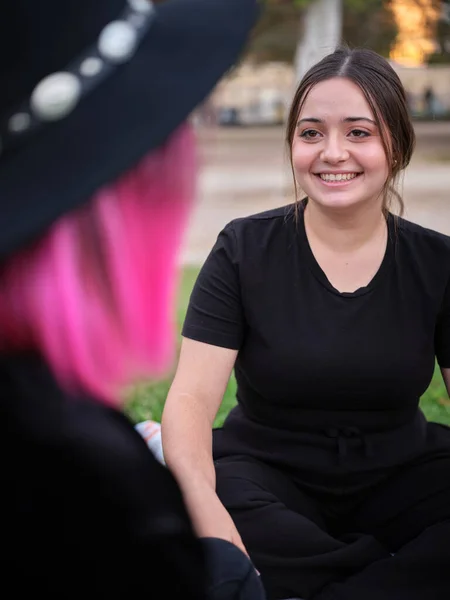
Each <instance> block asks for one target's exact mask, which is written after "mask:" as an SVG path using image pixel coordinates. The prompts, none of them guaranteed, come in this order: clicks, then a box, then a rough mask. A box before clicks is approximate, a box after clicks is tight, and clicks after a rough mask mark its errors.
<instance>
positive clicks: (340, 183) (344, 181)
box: [314, 171, 362, 187]
mask: <svg viewBox="0 0 450 600" xmlns="http://www.w3.org/2000/svg"><path fill="white" fill-rule="evenodd" d="M352 173H358V172H357V171H321V172H320V173H314V176H315V177H317V179H318V180H319V181H320V183H323V185H326V186H327V187H344V186H346V185H350V184H351V183H353V182H355V181H357V180H358V179H359V178H360V176H361V175H362V173H358V174H357V175H356V177H353V179H341V180H340V181H325V180H324V179H322V178H321V177H320V175H324V174H326V175H349V174H352Z"/></svg>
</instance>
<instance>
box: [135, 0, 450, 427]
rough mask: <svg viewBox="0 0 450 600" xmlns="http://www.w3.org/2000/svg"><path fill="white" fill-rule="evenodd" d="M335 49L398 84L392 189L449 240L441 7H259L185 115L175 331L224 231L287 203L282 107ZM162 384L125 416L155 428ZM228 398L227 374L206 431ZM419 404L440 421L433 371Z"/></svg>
mask: <svg viewBox="0 0 450 600" xmlns="http://www.w3.org/2000/svg"><path fill="white" fill-rule="evenodd" d="M160 1H161V0H160ZM162 1H164V0H162ZM341 41H343V42H345V43H347V44H348V45H349V46H364V47H368V48H371V49H373V50H375V51H377V52H378V53H380V54H382V55H383V56H385V57H386V58H387V59H388V60H389V61H390V63H391V65H392V66H393V68H394V69H395V70H396V71H397V73H398V74H399V76H400V78H401V79H402V81H403V83H404V85H405V88H406V91H407V94H408V99H409V105H410V109H411V113H412V115H413V118H414V123H415V128H416V133H417V149H416V152H415V155H414V158H413V161H412V163H411V166H410V167H409V169H408V170H407V172H406V174H405V177H404V181H403V184H402V186H403V190H402V192H403V197H404V200H405V207H406V209H405V214H404V216H405V217H406V218H407V219H409V220H411V221H414V222H417V223H419V224H421V225H423V226H425V227H430V228H432V229H435V230H437V231H441V232H443V233H446V234H447V235H450V0H264V10H263V15H262V18H261V19H260V21H259V23H258V25H257V26H256V28H255V30H254V32H253V35H252V37H251V40H250V42H249V44H248V47H247V50H246V52H245V54H244V55H243V57H242V60H241V62H240V63H239V64H238V65H235V67H234V68H233V69H232V70H231V71H230V72H229V73H228V74H227V76H226V77H224V78H223V80H222V81H221V82H220V83H219V85H218V86H217V88H216V90H215V91H214V93H213V94H212V95H211V96H210V97H209V98H208V99H207V100H206V101H205V102H204V104H203V105H202V106H200V107H199V108H198V109H197V110H196V111H195V114H194V115H193V116H192V118H193V122H194V124H195V127H196V129H197V132H198V138H199V142H200V156H201V170H200V178H199V188H198V200H197V206H196V210H195V212H194V214H193V216H192V220H191V224H190V228H189V230H188V232H187V235H186V238H185V245H184V249H183V253H182V270H183V278H182V285H181V288H180V293H179V308H178V325H179V326H180V325H181V323H182V321H183V319H184V314H185V310H186V304H187V302H188V298H189V294H190V291H191V289H192V285H193V283H194V281H195V278H196V276H197V273H198V269H199V267H200V266H201V264H202V263H203V261H204V260H205V258H206V256H207V254H208V252H209V250H210V249H211V247H212V245H213V244H214V242H215V239H216V237H217V234H218V233H219V231H220V230H221V229H222V228H223V227H224V225H225V224H226V223H228V222H229V221H230V220H231V219H234V218H236V217H239V216H244V215H248V214H252V213H255V212H260V211H263V210H268V209H270V208H275V207H276V206H282V205H284V204H287V203H289V202H291V201H293V199H294V196H293V191H294V190H293V185H292V174H291V172H290V167H289V163H288V160H287V154H286V148H285V144H284V123H285V119H286V116H287V113H288V111H289V106H290V102H291V99H292V96H293V93H294V91H295V87H296V83H297V82H298V81H299V79H300V78H301V76H302V75H303V74H304V73H305V71H306V70H307V69H308V68H309V66H311V65H312V64H313V63H315V62H317V61H318V60H320V59H321V58H322V57H323V56H324V55H326V54H328V53H329V52H331V51H332V50H333V49H334V48H335V47H336V45H337V44H338V43H339V42H341ZM170 380H171V375H170V374H169V375H168V378H167V380H166V381H163V382H158V383H157V384H150V385H148V384H143V385H141V386H138V387H136V388H135V389H133V391H132V393H131V394H130V401H129V403H128V412H129V414H130V416H131V418H132V419H134V420H136V421H138V420H142V419H146V418H153V419H157V420H158V419H159V417H160V415H161V410H162V406H163V404H164V401H165V397H166V394H167V389H168V386H169V385H170ZM234 393H235V382H234V379H233V378H232V380H231V381H230V385H229V388H228V390H227V394H226V395H225V398H224V403H223V406H222V409H221V411H220V413H219V415H218V418H217V423H218V424H220V423H221V422H222V420H223V418H224V416H225V415H226V414H227V412H228V410H229V409H230V407H231V406H232V405H233V404H234V402H235V398H234ZM422 406H423V408H424V410H425V413H426V414H427V416H428V417H429V418H431V419H432V420H436V421H440V422H444V423H449V424H450V402H449V400H448V396H447V394H446V392H445V390H444V385H443V382H442V379H441V377H440V374H439V372H438V370H436V373H435V378H434V379H433V382H432V384H431V386H430V389H429V390H428V391H427V393H426V395H425V396H424V398H423V399H422Z"/></svg>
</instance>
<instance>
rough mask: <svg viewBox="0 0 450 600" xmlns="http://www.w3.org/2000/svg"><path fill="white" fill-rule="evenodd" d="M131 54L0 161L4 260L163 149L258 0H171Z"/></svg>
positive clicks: (226, 61)
mask: <svg viewBox="0 0 450 600" xmlns="http://www.w3.org/2000/svg"><path fill="white" fill-rule="evenodd" d="M155 10H156V13H155V18H154V21H153V23H152V25H151V27H150V29H149V31H148V33H147V35H146V37H145V39H144V40H143V41H142V43H141V45H140V46H139V48H138V50H137V52H136V54H135V55H134V56H133V58H132V59H131V60H130V61H129V62H128V63H126V64H124V65H121V66H120V67H118V68H117V69H116V70H115V72H114V73H113V74H112V75H111V76H110V77H109V78H107V79H106V80H105V81H104V82H102V83H101V84H100V85H99V87H98V88H97V89H95V90H93V91H92V92H91V93H90V94H88V95H87V97H86V98H84V99H83V100H82V101H81V102H80V104H79V106H78V107H77V108H76V109H75V110H74V111H73V113H72V114H70V115H69V116H68V117H66V118H65V119H63V120H61V121H59V122H57V123H52V124H49V125H46V126H45V127H44V128H43V129H42V130H41V131H39V132H38V133H36V135H34V136H32V137H31V138H30V139H29V140H28V141H27V143H26V144H25V145H24V146H23V147H21V148H19V149H18V150H17V151H15V152H14V153H12V155H10V156H5V157H4V159H3V160H2V161H0V195H1V197H2V212H1V216H0V231H2V237H1V239H0V258H4V257H5V256H7V255H8V254H10V253H11V252H13V251H14V250H16V249H17V248H18V247H20V246H22V245H23V244H25V243H26V242H27V241H29V240H31V239H32V238H33V237H34V236H36V235H37V234H39V233H40V232H41V231H42V230H43V229H44V228H46V227H47V226H49V225H50V224H51V223H52V222H53V221H54V220H55V219H57V218H58V217H59V216H60V215H62V214H64V213H65V212H67V211H69V210H71V209H73V208H75V207H76V206H78V205H80V204H82V203H83V202H85V201H87V200H88V199H89V198H90V197H91V196H92V195H93V193H94V192H95V191H96V190H97V189H99V188H100V187H101V186H102V185H104V184H105V183H107V182H109V181H111V180H113V179H114V178H116V177H118V176H119V175H120V174H121V173H123V172H124V171H126V170H127V169H129V168H131V167H132V166H133V165H134V164H136V162H137V161H138V160H139V159H140V158H141V157H142V156H143V155H144V154H145V153H146V152H148V151H150V150H151V149H153V148H157V147H159V146H160V145H161V144H162V143H163V142H164V141H165V140H166V139H167V137H168V136H169V135H170V134H171V132H173V131H174V130H175V129H176V128H177V127H178V126H179V125H180V124H181V123H182V122H183V121H184V120H185V119H186V118H187V117H188V116H189V114H190V113H191V112H192V111H193V109H194V108H195V107H196V106H197V105H198V104H199V103H201V101H202V100H203V99H204V98H205V97H206V96H207V95H208V94H209V92H210V91H211V90H212V89H213V87H214V86H215V84H216V83H217V82H218V80H219V79H220V78H221V77H222V76H223V74H224V73H225V72H226V71H227V70H228V69H229V68H230V67H231V66H232V65H233V64H234V63H235V62H236V60H237V59H238V57H239V55H240V53H241V51H242V48H243V46H244V44H245V42H246V40H247V37H248V34H249V31H250V30H251V28H252V26H253V24H254V23H255V21H256V18H257V16H258V12H259V1H258V0H167V1H166V2H164V3H162V4H158V5H156V7H155Z"/></svg>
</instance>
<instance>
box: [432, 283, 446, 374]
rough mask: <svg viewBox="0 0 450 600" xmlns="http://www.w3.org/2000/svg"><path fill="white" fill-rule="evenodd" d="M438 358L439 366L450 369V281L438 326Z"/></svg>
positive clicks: (436, 344) (436, 338)
mask: <svg viewBox="0 0 450 600" xmlns="http://www.w3.org/2000/svg"><path fill="white" fill-rule="evenodd" d="M435 347H436V358H437V361H438V363H439V366H440V367H442V368H444V369H449V368H450V281H449V282H448V284H447V289H446V292H445V295H444V301H443V303H442V308H441V311H440V314H439V317H438V322H437V325H436V337H435Z"/></svg>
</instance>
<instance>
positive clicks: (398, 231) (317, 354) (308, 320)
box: [183, 204, 450, 431]
mask: <svg viewBox="0 0 450 600" xmlns="http://www.w3.org/2000/svg"><path fill="white" fill-rule="evenodd" d="M303 212H304V204H300V207H299V213H298V219H296V218H295V212H294V209H293V205H289V206H287V207H283V208H279V209H275V210H272V211H268V212H265V213H261V214H257V215H254V216H250V217H245V218H241V219H236V220H234V221H232V222H231V223H229V224H228V225H227V226H226V227H225V228H224V230H223V231H222V232H221V233H220V234H219V237H218V239H217V242H216V244H215V246H214V248H213V249H212V251H211V253H210V255H209V257H208V258H207V260H206V262H205V264H204V265H203V268H202V269H201V272H200V274H199V277H198V280H197V282H196V284H195V286H194V289H193V292H192V296H191V299H190V304H189V308H188V311H187V315H186V320H185V323H184V327H183V336H185V337H187V338H191V339H194V340H198V341H201V342H206V343H208V344H213V345H216V346H221V347H225V348H233V349H237V350H238V351H239V352H238V356H237V360H236V364H235V375H236V380H237V385H238V388H237V399H238V403H239V409H238V410H239V411H240V414H241V415H244V416H245V417H246V418H248V419H250V420H252V421H254V422H257V423H259V424H261V425H263V426H268V427H272V428H273V427H276V428H282V429H286V430H291V431H295V430H297V429H298V428H302V427H303V426H304V424H305V422H306V421H308V422H310V423H312V424H314V422H315V420H317V423H318V424H320V426H322V425H323V424H324V423H328V424H336V423H338V424H339V422H345V423H347V424H355V425H357V426H360V427H363V428H366V429H369V430H377V429H378V428H379V429H383V428H389V427H392V426H394V425H395V424H398V425H400V424H402V423H404V422H406V421H407V420H408V419H411V418H412V417H413V415H414V414H415V413H417V410H418V408H417V407H418V403H419V399H420V396H421V395H422V394H423V393H424V392H425V390H426V389H427V387H428V385H429V384H430V381H431V379H432V376H433V371H434V366H435V358H436V357H437V360H438V362H439V364H440V365H441V366H442V367H450V238H449V237H447V236H444V235H442V234H440V233H437V232H435V231H431V230H428V229H425V228H423V227H421V226H419V225H416V224H413V223H410V222H408V221H406V220H404V219H401V218H395V217H394V216H393V215H389V217H388V229H389V236H388V244H387V248H386V253H385V256H384V259H383V261H382V264H381V266H380V268H379V270H378V272H377V273H376V275H375V276H374V278H373V279H372V281H371V282H370V283H369V285H367V286H366V287H363V288H360V289H358V290H357V291H355V292H353V293H340V292H338V291H337V290H336V289H335V288H334V287H333V286H332V285H331V284H330V282H329V281H328V279H327V278H326V276H325V274H324V272H323V271H322V269H321V268H320V266H319V264H318V263H317V261H316V260H315V258H314V255H313V253H312V251H311V249H310V246H309V243H308V239H307V236H306V232H305V228H304V218H303V217H304V215H303ZM327 416H328V417H329V419H327Z"/></svg>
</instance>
